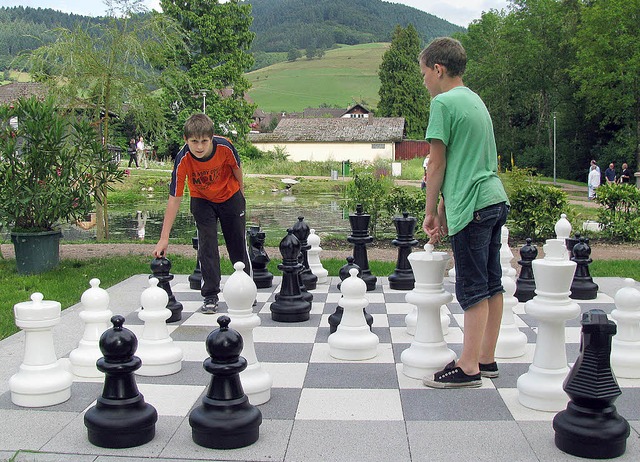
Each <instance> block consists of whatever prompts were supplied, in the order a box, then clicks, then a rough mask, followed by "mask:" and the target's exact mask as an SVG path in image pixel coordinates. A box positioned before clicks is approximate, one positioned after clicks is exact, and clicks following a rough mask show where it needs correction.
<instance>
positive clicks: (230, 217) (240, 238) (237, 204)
mask: <svg viewBox="0 0 640 462" xmlns="http://www.w3.org/2000/svg"><path fill="white" fill-rule="evenodd" d="M245 210H246V200H245V198H244V196H243V195H242V193H241V192H239V191H238V192H237V193H236V194H234V195H233V196H232V197H231V198H229V200H227V201H226V202H224V203H223V204H220V211H219V218H220V229H221V230H222V235H223V236H224V241H225V244H226V246H227V251H228V252H229V260H231V263H232V264H233V263H236V262H238V261H241V262H243V263H244V271H245V273H247V274H248V275H249V276H251V261H250V260H249V251H248V249H247V233H246V214H245Z"/></svg>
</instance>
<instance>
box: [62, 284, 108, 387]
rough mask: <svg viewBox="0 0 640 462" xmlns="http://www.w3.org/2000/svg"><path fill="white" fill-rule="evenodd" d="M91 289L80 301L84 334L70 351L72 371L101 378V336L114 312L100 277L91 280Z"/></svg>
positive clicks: (82, 375)
mask: <svg viewBox="0 0 640 462" xmlns="http://www.w3.org/2000/svg"><path fill="white" fill-rule="evenodd" d="M89 284H90V285H91V288H90V289H87V290H85V291H84V293H83V294H82V297H81V298H80V301H81V302H82V307H83V308H84V309H83V310H82V311H81V312H80V315H79V316H80V319H82V321H84V334H83V335H82V339H81V340H80V342H79V344H78V348H76V349H75V350H73V351H72V352H71V353H69V362H70V363H71V372H73V374H74V375H76V376H78V377H89V378H99V377H104V374H103V373H102V372H100V371H99V370H98V368H97V367H96V361H97V360H98V359H100V358H102V352H101V351H100V346H99V342H100V336H101V335H102V333H103V332H104V331H105V330H107V329H109V327H110V325H111V324H110V322H109V320H110V319H111V316H113V313H112V312H111V310H110V309H109V293H108V292H107V291H106V290H104V289H101V288H100V279H96V278H93V279H91V280H90V281H89Z"/></svg>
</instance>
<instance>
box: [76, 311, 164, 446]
mask: <svg viewBox="0 0 640 462" xmlns="http://www.w3.org/2000/svg"><path fill="white" fill-rule="evenodd" d="M111 323H112V324H113V328H112V329H107V330H106V331H104V333H103V334H102V336H101V337H100V342H99V345H100V351H102V354H103V355H104V356H103V357H102V358H100V359H98V361H97V362H96V366H97V367H98V369H99V370H100V371H101V372H104V388H103V391H102V396H100V397H99V398H98V400H97V403H96V405H95V406H93V407H92V408H90V409H89V410H88V411H87V412H86V413H85V415H84V424H85V426H86V427H87V430H88V434H89V442H90V443H91V444H94V445H96V446H100V447H103V448H131V447H134V446H140V445H142V444H145V443H148V442H149V441H151V440H152V439H153V437H154V436H155V432H156V421H157V420H158V413H157V412H156V410H155V408H154V407H153V406H151V405H150V404H147V403H145V401H144V397H143V396H142V394H141V393H140V392H139V391H138V387H137V385H136V381H135V375H134V371H136V370H138V369H139V368H140V366H142V361H141V360H140V358H138V357H137V356H134V353H135V352H136V349H137V348H138V339H137V338H136V336H135V335H134V334H133V332H131V331H130V330H129V329H127V328H124V327H122V325H123V324H124V317H122V316H119V315H116V316H113V317H112V318H111Z"/></svg>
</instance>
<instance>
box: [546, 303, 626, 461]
mask: <svg viewBox="0 0 640 462" xmlns="http://www.w3.org/2000/svg"><path fill="white" fill-rule="evenodd" d="M615 333H616V325H615V323H614V322H613V321H609V320H608V319H607V315H606V313H605V312H604V311H602V310H591V311H589V312H587V313H584V314H583V315H582V339H581V344H580V355H579V356H578V359H577V361H576V363H575V365H574V366H573V368H572V369H571V372H569V375H568V376H567V378H566V380H565V381H564V391H566V392H567V395H569V398H570V401H569V404H568V405H567V409H565V410H564V411H561V412H559V413H558V414H556V416H555V417H554V419H553V429H554V430H555V432H556V435H555V443H556V446H557V447H558V448H559V449H560V450H562V451H564V452H566V453H569V454H572V455H574V456H578V457H586V458H589V459H612V458H614V457H618V456H620V455H622V454H624V452H625V450H626V446H627V438H628V437H629V431H630V428H629V423H628V422H627V421H626V420H625V419H624V418H623V417H621V416H620V415H619V414H618V412H617V411H616V407H615V406H614V404H613V402H614V401H615V400H616V399H617V397H618V396H620V394H621V393H622V392H621V391H620V388H619V387H618V383H617V382H616V379H615V377H614V376H613V372H612V371H611V361H610V357H611V338H612V337H613V336H614V335H615Z"/></svg>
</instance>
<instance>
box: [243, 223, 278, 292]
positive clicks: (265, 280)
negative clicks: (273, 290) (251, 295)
mask: <svg viewBox="0 0 640 462" xmlns="http://www.w3.org/2000/svg"><path fill="white" fill-rule="evenodd" d="M247 234H248V235H249V260H250V261H251V269H252V270H253V282H255V284H256V287H257V288H258V289H268V288H269V287H271V286H272V284H273V274H271V272H270V271H269V270H268V269H267V264H268V263H269V261H270V260H271V259H270V258H269V255H267V251H266V250H265V249H264V241H265V233H264V231H260V227H259V226H251V227H250V228H249V229H248V230H247Z"/></svg>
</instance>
